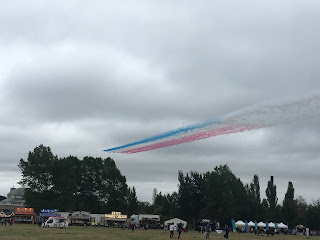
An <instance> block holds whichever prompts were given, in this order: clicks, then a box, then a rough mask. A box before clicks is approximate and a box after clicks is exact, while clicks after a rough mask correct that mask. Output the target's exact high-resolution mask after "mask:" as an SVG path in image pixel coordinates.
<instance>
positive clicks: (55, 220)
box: [43, 217, 69, 228]
mask: <svg viewBox="0 0 320 240" xmlns="http://www.w3.org/2000/svg"><path fill="white" fill-rule="evenodd" d="M68 226H69V221H68V219H67V218H66V217H49V219H48V220H47V221H46V222H45V223H44V226H43V227H47V228H48V227H59V228H67V227H68Z"/></svg>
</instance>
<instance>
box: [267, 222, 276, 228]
mask: <svg viewBox="0 0 320 240" xmlns="http://www.w3.org/2000/svg"><path fill="white" fill-rule="evenodd" d="M268 227H269V228H275V227H276V225H275V224H274V223H273V222H269V223H268Z"/></svg>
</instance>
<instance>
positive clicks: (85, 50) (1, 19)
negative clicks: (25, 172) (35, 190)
mask: <svg viewBox="0 0 320 240" xmlns="http://www.w3.org/2000/svg"><path fill="white" fill-rule="evenodd" d="M319 24H320V2H319V1H317V0H310V1H304V0H301V1H295V0H283V1H276V0H268V1H267V0H266V1H253V0H252V1H248V0H244V1H236V0H234V1H228V0H227V1H211V0H204V1H196V2H195V1H169V0H163V1H149V0H145V1H143V0H141V1H138V2H137V1H126V2H124V1H123V2H122V1H102V0H101V1H98V0H96V1H78V0H77V1H75V0H74V1H72V0H68V1H62V0H61V1H60V0H56V1H50V0H49V1H35V0H29V1H3V2H2V4H1V8H0V106H1V108H0V146H1V151H0V195H4V196H6V194H7V193H8V192H9V189H10V187H12V186H15V187H18V186H19V185H18V183H17V182H19V180H20V179H21V174H20V171H19V168H18V166H17V164H18V162H19V160H20V159H21V158H22V159H24V160H27V156H28V152H29V151H33V149H34V148H35V147H36V146H39V145H40V144H43V145H45V146H49V147H50V148H51V150H52V153H53V154H55V155H58V157H67V156H69V155H73V156H77V157H78V158H80V159H82V158H83V157H85V156H93V157H102V158H107V157H111V158H113V159H114V161H115V162H116V165H117V167H118V168H119V169H120V171H121V173H122V174H123V175H125V176H126V179H127V183H128V185H129V186H130V187H132V186H135V188H136V191H137V196H138V200H140V201H149V202H151V201H152V192H153V189H154V188H157V191H158V193H159V192H161V193H172V192H173V191H177V190H178V187H177V186H178V171H180V170H181V171H183V172H184V173H187V172H189V171H198V172H201V173H204V172H207V171H213V169H214V167H215V166H219V165H224V164H227V165H228V166H229V168H230V169H231V170H232V172H233V173H234V174H235V175H236V176H237V177H239V178H240V179H241V180H242V182H243V183H244V184H246V183H250V182H251V181H252V179H253V176H254V174H257V175H258V176H259V178H260V188H261V193H262V198H264V197H265V194H264V193H265V189H266V187H267V182H268V180H269V179H270V176H274V183H275V184H276V185H277V195H278V198H279V203H281V202H282V199H283V198H284V195H285V193H286V190H287V186H288V182H289V181H292V183H293V186H294V188H295V196H296V197H297V196H303V197H304V198H305V199H306V201H307V202H308V203H312V201H313V200H316V199H319V198H320V194H319V191H318V190H317V189H318V183H319V180H320V173H319V168H320V147H319V138H320V125H319V124H318V119H319V115H318V117H313V118H304V117H301V118H299V119H298V120H296V121H292V122H289V123H285V124H280V125H277V126H273V127H267V128H261V129H256V130H251V131H246V132H242V133H236V134H229V135H222V136H217V137H213V138H208V139H205V140H200V141H196V142H191V143H185V144H180V145H176V146H171V147H167V148H161V149H157V150H152V151H148V152H141V153H136V154H120V153H108V152H104V151H103V150H104V149H107V148H112V147H117V146H120V145H124V144H126V143H129V142H133V141H137V140H141V139H143V138H146V137H150V136H153V135H155V134H159V133H162V132H166V131H170V130H172V129H176V128H179V127H183V126H186V125H190V124H194V123H198V122H202V121H205V120H207V119H213V118H218V117H222V116H224V115H226V114H228V113H230V112H233V111H237V110H239V109H242V108H245V107H247V106H250V105H253V104H256V103H259V102H264V101H277V100H278V99H282V98H285V97H299V96H301V95H302V94H308V93H309V92H311V91H314V90H319V89H320V81H319V76H320V66H319V65H320V45H319V42H320V33H319V31H318V26H319ZM319 111H320V110H319Z"/></svg>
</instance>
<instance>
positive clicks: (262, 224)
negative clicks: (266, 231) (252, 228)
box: [258, 222, 266, 228]
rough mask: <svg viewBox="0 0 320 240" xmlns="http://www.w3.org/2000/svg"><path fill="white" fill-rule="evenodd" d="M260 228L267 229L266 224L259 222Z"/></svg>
mask: <svg viewBox="0 0 320 240" xmlns="http://www.w3.org/2000/svg"><path fill="white" fill-rule="evenodd" d="M258 227H263V228H265V227H266V224H265V223H264V222H259V223H258Z"/></svg>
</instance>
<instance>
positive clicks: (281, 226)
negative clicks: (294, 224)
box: [278, 222, 288, 228]
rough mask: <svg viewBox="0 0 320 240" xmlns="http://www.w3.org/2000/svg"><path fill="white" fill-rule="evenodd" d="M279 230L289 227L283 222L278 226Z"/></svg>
mask: <svg viewBox="0 0 320 240" xmlns="http://www.w3.org/2000/svg"><path fill="white" fill-rule="evenodd" d="M278 228H288V226H287V225H285V224H283V223H282V222H281V223H279V224H278Z"/></svg>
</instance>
